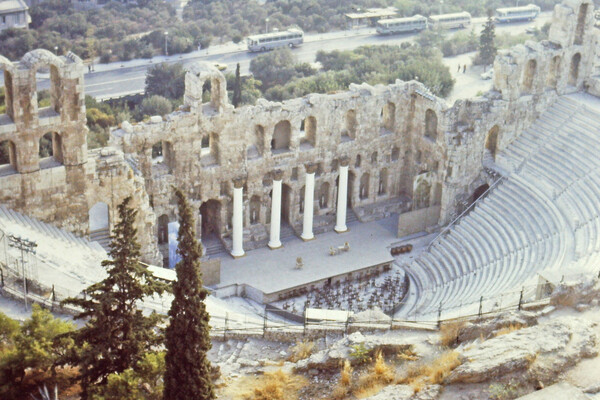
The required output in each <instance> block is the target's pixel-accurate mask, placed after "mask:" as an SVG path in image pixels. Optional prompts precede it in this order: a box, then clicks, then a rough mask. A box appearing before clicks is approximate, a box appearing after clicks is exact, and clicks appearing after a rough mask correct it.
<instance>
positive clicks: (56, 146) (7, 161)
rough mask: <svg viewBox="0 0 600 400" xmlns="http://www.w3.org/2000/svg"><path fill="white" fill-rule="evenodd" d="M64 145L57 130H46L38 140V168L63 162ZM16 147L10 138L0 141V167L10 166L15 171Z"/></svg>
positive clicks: (16, 164)
mask: <svg viewBox="0 0 600 400" xmlns="http://www.w3.org/2000/svg"><path fill="white" fill-rule="evenodd" d="M63 153H64V146H63V140H62V135H61V134H59V133H57V132H47V133H45V134H44V135H42V137H40V139H39V140H38V159H39V166H40V168H45V167H50V166H55V165H56V164H57V163H58V164H63V161H64V160H63ZM18 154H19V152H18V148H17V145H16V144H15V143H14V142H13V141H12V140H4V141H2V142H0V167H2V168H3V169H7V168H8V167H11V168H12V169H13V170H14V171H13V172H16V170H17V168H18V165H19V162H18V161H19V160H18Z"/></svg>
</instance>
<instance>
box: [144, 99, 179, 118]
mask: <svg viewBox="0 0 600 400" xmlns="http://www.w3.org/2000/svg"><path fill="white" fill-rule="evenodd" d="M172 109H173V108H172V105H171V102H170V101H169V99H166V98H164V97H162V96H159V95H154V96H150V97H147V98H145V99H144V100H143V101H142V104H141V106H140V112H141V114H143V115H148V116H153V115H166V114H168V113H170V112H171V111H172Z"/></svg>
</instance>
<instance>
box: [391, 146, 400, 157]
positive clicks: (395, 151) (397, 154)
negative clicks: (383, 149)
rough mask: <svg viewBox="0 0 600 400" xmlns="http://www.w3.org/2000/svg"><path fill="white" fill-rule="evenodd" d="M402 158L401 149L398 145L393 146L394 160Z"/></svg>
mask: <svg viewBox="0 0 600 400" xmlns="http://www.w3.org/2000/svg"><path fill="white" fill-rule="evenodd" d="M399 158H400V149H399V148H398V147H396V146H394V147H393V148H392V161H398V159H399Z"/></svg>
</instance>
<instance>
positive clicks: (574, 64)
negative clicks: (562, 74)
mask: <svg viewBox="0 0 600 400" xmlns="http://www.w3.org/2000/svg"><path fill="white" fill-rule="evenodd" d="M580 64H581V53H575V54H574V55H573V57H572V58H571V67H570V69H569V85H571V86H577V80H578V79H579V65H580Z"/></svg>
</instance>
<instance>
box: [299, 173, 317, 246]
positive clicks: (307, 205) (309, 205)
mask: <svg viewBox="0 0 600 400" xmlns="http://www.w3.org/2000/svg"><path fill="white" fill-rule="evenodd" d="M315 171H316V165H307V166H306V185H305V187H304V225H303V229H302V235H300V237H301V238H302V240H312V239H314V238H315V235H313V213H314V211H313V207H314V203H315Z"/></svg>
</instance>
